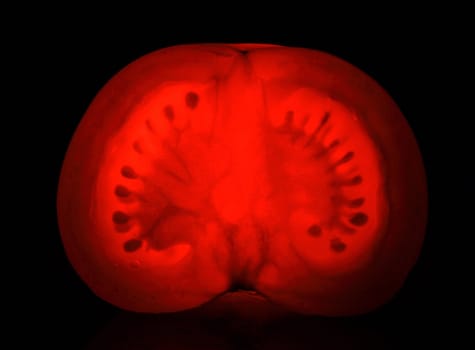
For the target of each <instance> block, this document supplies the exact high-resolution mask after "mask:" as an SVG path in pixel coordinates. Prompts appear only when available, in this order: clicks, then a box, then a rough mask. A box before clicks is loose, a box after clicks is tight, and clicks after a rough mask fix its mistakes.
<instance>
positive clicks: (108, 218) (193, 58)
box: [58, 44, 427, 315]
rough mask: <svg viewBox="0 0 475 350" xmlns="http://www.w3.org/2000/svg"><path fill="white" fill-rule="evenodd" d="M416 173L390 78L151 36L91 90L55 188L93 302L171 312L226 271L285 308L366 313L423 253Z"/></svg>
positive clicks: (218, 285)
mask: <svg viewBox="0 0 475 350" xmlns="http://www.w3.org/2000/svg"><path fill="white" fill-rule="evenodd" d="M426 211H427V202H426V183H425V174H424V169H423V165H422V160H421V156H420V154H419V150H418V147H417V144H416V141H415V139H414V137H413V135H412V133H411V130H410V128H409V126H408V125H407V123H406V121H405V119H404V117H403V115H402V114H401V112H400V111H399V109H398V107H397V106H396V104H395V103H394V102H393V100H392V99H391V98H390V97H389V96H388V95H387V94H386V93H385V92H384V91H383V89H382V88H381V87H380V86H379V85H378V84H377V83H375V82H374V81H373V80H372V79H370V78H369V77H368V76H367V75H365V74H364V73H362V72H361V71H360V70H358V69H356V68H355V67H353V66H351V65H350V64H348V63H345V62H344V61H342V60H340V59H338V58H336V57H333V56H331V55H328V54H325V53H322V52H317V51H312V50H307V49H300V48H288V47H281V46H273V45H256V44H252V45H251V44H250V45H247V44H245V45H211V44H210V45H187V46H177V47H171V48H167V49H163V50H159V51H156V52H153V53H151V54H149V55H146V56H145V57H142V58H140V59H139V60H137V61H135V62H133V63H132V64H130V65H129V66H127V67H126V68H125V69H123V70H122V71H120V72H119V73H118V74H117V75H116V76H115V77H114V78H113V79H112V80H111V81H110V82H108V83H107V84H106V86H105V87H104V88H103V89H102V90H101V91H100V93H99V94H98V95H97V97H96V98H95V99H94V101H93V102H92V104H91V106H90V107H89V109H88V111H87V113H86V115H85V116H84V118H83V120H82V121H81V123H80V125H79V127H78V129H77V131H76V133H75V135H74V137H73V139H72V141H71V144H70V147H69V149H68V152H67V155H66V158H65V160H64V165H63V169H62V173H61V178H60V183H59V192H58V218H59V224H60V228H61V232H62V239H63V242H64V247H65V249H66V252H67V255H68V257H69V259H70V261H71V263H72V264H73V266H74V268H75V269H76V270H77V272H78V273H79V275H80V276H81V278H82V279H83V280H84V281H85V282H86V283H87V285H88V286H89V287H90V288H91V289H92V290H93V291H94V292H95V293H96V294H97V295H98V296H99V297H101V298H103V299H104V300H106V301H108V302H110V303H112V304H114V305H117V306H118V307H121V308H124V309H128V310H135V311H145V312H166V311H177V310H183V309H187V308H191V307H194V306H198V305H200V304H203V303H205V302H206V301H208V300H210V299H212V298H213V297H215V296H217V295H219V294H222V293H223V292H226V291H227V290H229V288H231V287H232V286H245V287H247V288H251V289H255V290H256V291H258V292H259V293H261V294H262V295H264V296H265V297H266V298H268V299H269V300H271V301H273V302H276V303H278V304H281V305H283V306H285V307H287V308H289V309H291V310H294V311H298V312H304V313H316V314H323V315H349V314H355V313H361V312H366V311H369V310H371V309H373V308H375V307H377V306H379V305H381V304H383V303H385V302H386V301H388V300H389V299H390V298H391V297H392V296H393V295H394V293H395V292H396V291H397V290H398V289H399V288H400V287H401V286H402V284H403V283H404V280H405V278H406V276H407V274H408V273H409V271H410V269H411V268H412V266H413V265H414V263H415V261H416V259H417V256H418V254H419V251H420V248H421V244H422V241H423V237H424V231H425V223H426Z"/></svg>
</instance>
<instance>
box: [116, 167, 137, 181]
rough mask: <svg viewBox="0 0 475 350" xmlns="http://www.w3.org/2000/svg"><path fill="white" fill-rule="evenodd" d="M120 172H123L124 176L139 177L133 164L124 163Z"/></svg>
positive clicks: (128, 177) (129, 177)
mask: <svg viewBox="0 0 475 350" xmlns="http://www.w3.org/2000/svg"><path fill="white" fill-rule="evenodd" d="M120 173H121V174H122V176H123V177H125V178H127V179H136V178H137V177H138V175H137V173H136V172H135V170H134V169H133V168H132V167H131V166H128V165H124V166H123V167H122V169H121V170H120Z"/></svg>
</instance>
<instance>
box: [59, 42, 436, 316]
mask: <svg viewBox="0 0 475 350" xmlns="http://www.w3.org/2000/svg"><path fill="white" fill-rule="evenodd" d="M236 49H238V50H236ZM239 50H241V51H246V53H245V58H243V57H244V55H243V54H242V53H240V51H239ZM239 60H243V61H244V60H245V61H246V62H249V65H248V67H252V72H253V73H252V74H253V75H256V76H258V77H259V79H260V81H261V82H262V84H263V85H265V86H266V91H267V92H266V93H267V95H266V101H267V103H270V104H272V103H274V102H275V103H277V102H278V101H279V99H280V98H281V97H282V96H285V95H286V92H285V91H286V89H288V88H289V87H291V88H293V87H310V88H312V89H316V90H319V91H324V92H325V93H326V94H328V95H329V96H335V97H336V98H337V99H338V100H339V101H342V103H344V104H346V105H349V106H351V107H352V108H353V109H354V110H356V111H358V115H359V116H361V122H362V123H363V125H364V127H365V129H366V131H367V133H368V135H370V136H371V138H372V140H373V141H374V143H375V145H376V146H377V148H378V152H379V154H381V156H382V163H383V165H382V169H383V172H384V177H385V193H386V196H387V201H388V207H389V214H388V217H387V222H386V225H385V228H386V229H385V232H384V234H383V235H382V236H381V237H382V238H381V239H379V241H378V243H377V244H376V245H375V247H374V248H373V249H372V250H371V251H368V255H369V256H370V259H369V262H368V263H365V264H364V265H362V266H361V267H360V268H358V269H356V270H352V271H351V272H343V273H341V274H337V275H332V274H326V273H325V272H324V271H323V272H322V271H319V270H318V269H316V268H315V267H312V266H309V265H307V264H305V263H303V262H302V259H301V257H298V256H296V255H295V254H293V253H292V252H291V251H290V250H286V248H283V247H280V246H279V244H280V243H279V244H278V243H277V242H276V243H275V246H276V248H270V249H269V251H268V252H267V253H266V254H265V255H266V258H265V259H264V258H263V257H262V256H259V254H261V253H262V252H260V251H259V249H257V247H256V249H251V250H250V251H249V253H248V254H249V256H246V258H242V256H243V255H245V254H244V253H243V252H242V251H243V250H244V248H243V247H244V246H245V245H244V244H242V241H241V243H240V244H236V245H235V247H236V248H235V250H241V251H233V250H232V248H230V247H229V246H228V245H227V243H226V239H224V236H225V234H224V232H222V231H220V228H216V227H213V228H212V233H210V235H211V236H212V237H213V239H214V241H213V242H215V244H214V249H215V251H210V249H209V247H208V245H207V244H206V242H202V243H201V245H200V243H197V246H196V247H195V248H196V250H195V251H196V254H193V255H192V256H190V257H186V258H185V259H184V261H183V263H180V264H177V265H174V266H170V265H168V266H167V267H166V268H157V267H156V266H155V265H154V264H153V263H150V265H147V263H146V260H141V261H140V263H137V264H138V265H139V267H137V266H138V265H137V264H136V260H134V259H129V260H120V259H119V258H117V257H116V256H115V255H114V253H109V252H108V251H109V250H110V244H109V243H108V241H107V240H105V239H104V240H102V239H98V235H97V234H95V233H96V232H97V230H98V221H100V220H101V219H100V218H97V217H94V210H95V208H96V207H97V205H99V204H98V203H96V202H95V198H96V197H95V193H96V192H95V191H97V183H98V182H97V181H98V176H99V175H98V174H100V173H101V172H102V171H103V167H104V164H105V163H106V159H107V157H108V154H107V144H108V142H109V140H110V139H111V137H113V136H114V135H116V134H117V133H119V131H120V130H121V129H122V128H123V126H124V125H125V124H126V123H127V120H128V118H129V115H130V113H131V111H132V110H133V109H134V108H135V106H136V105H137V103H138V101H140V100H141V99H142V98H143V96H145V95H147V94H149V93H150V92H151V91H152V90H154V89H156V88H157V87H159V86H161V85H166V84H168V83H170V82H185V83H186V84H188V83H193V84H203V85H207V84H210V82H212V81H227V82H228V83H227V84H228V85H227V86H228V89H231V90H232V89H233V88H229V86H231V87H232V86H234V85H236V86H237V85H238V84H243V85H244V86H245V85H246V84H247V80H240V79H237V80H232V79H230V78H229V76H230V74H231V72H236V68H235V67H236V62H237V61H239ZM269 91H270V92H271V93H269ZM282 98H283V97H282ZM57 208H58V220H59V226H60V229H61V237H62V240H63V244H64V247H65V250H66V253H67V255H68V258H69V259H70V261H71V263H72V265H73V267H74V268H75V269H76V271H77V272H78V274H79V276H80V277H81V278H82V279H83V280H84V281H85V282H86V284H87V285H88V286H89V287H90V288H91V289H92V290H93V291H94V292H95V293H96V294H97V295H98V296H99V297H101V298H103V299H104V300H107V301H108V302H110V303H112V304H114V305H117V306H119V307H121V308H124V309H128V310H133V311H142V312H167V311H178V310H183V309H188V308H191V307H194V306H198V305H200V304H203V303H205V302H207V301H209V300H210V299H212V298H213V297H215V296H216V295H219V294H221V293H223V292H225V291H226V290H227V289H228V288H229V287H230V286H231V285H232V284H233V283H235V281H233V277H235V276H237V275H239V278H240V279H243V278H244V279H245V278H246V277H245V276H244V277H243V276H242V273H241V272H237V273H236V274H234V272H233V271H236V270H237V268H236V266H235V265H233V264H239V266H245V265H246V262H247V261H253V264H252V265H250V266H252V267H253V268H254V269H255V270H254V271H252V273H249V275H252V278H251V279H250V280H249V281H250V282H249V283H250V284H252V287H254V288H255V289H256V290H257V291H259V292H260V293H262V294H263V295H265V296H266V297H267V298H268V299H269V300H271V301H273V302H276V303H279V304H282V305H284V306H285V307H287V308H289V309H291V310H295V311H298V312H302V313H312V314H313V313H315V314H322V315H330V316H339V315H352V314H358V313H364V312H367V311H369V310H372V309H374V308H375V307H377V306H380V305H382V304H384V303H385V302H387V301H388V300H389V299H390V298H391V297H392V296H393V295H394V294H395V293H396V291H397V290H399V289H400V288H401V286H402V285H403V283H404V281H405V279H406V278H407V275H408V273H409V272H410V270H411V269H412V267H413V266H414V264H415V262H416V261H417V258H418V255H419V252H420V250H421V247H422V243H423V239H424V232H425V224H426V219H427V190H426V182H425V173H424V168H423V162H422V158H421V155H420V153H419V150H418V146H417V143H416V140H415V138H414V136H413V135H412V132H411V130H410V127H409V125H408V124H407V122H406V120H405V119H404V116H403V115H402V113H401V112H400V110H399V108H398V107H397V105H396V104H395V102H394V101H393V100H392V99H391V97H390V96H389V95H388V94H387V93H386V92H385V91H384V90H383V89H382V88H381V87H380V86H379V85H378V84H377V83H376V82H375V81H373V80H372V79H371V78H369V77H368V76H367V75H366V74H364V73H363V72H361V71H359V70H358V69H356V68H355V67H353V66H351V65H350V64H348V63H346V62H344V61H342V60H340V59H338V58H336V57H333V56H331V55H328V54H325V53H321V52H317V51H313V50H307V49H298V48H287V47H280V46H274V45H271V46H267V45H263V46H262V47H261V46H260V45H257V46H256V45H254V44H239V45H215V44H206V45H205V44H203V45H185V46H176V47H171V48H167V49H163V50H159V51H156V52H153V53H151V54H148V55H146V56H144V57H142V58H140V59H138V60H137V61H135V62H133V63H131V64H130V65H128V66H127V67H125V68H124V69H123V70H122V71H120V72H119V73H118V74H117V75H116V76H114V77H113V78H112V79H111V80H110V81H109V82H108V83H107V84H106V85H105V86H104V88H103V89H102V90H101V91H100V92H99V94H98V95H97V96H96V98H95V99H94V100H93V102H92V103H91V105H90V107H89V108H88V110H87V112H86V114H85V116H84V118H83V119H82V121H81V123H80V125H79V126H78V128H77V130H76V132H75V134H74V137H73V139H72V140H71V144H70V145H69V149H68V152H67V154H66V157H65V160H64V163H63V168H62V172H61V177H60V182H59V187H58V200H57ZM252 235H254V231H252V230H249V231H246V235H245V236H246V237H247V238H246V242H249V237H250V236H252ZM99 236H100V237H103V236H101V235H99ZM216 242H217V243H216ZM235 256H239V259H234V257H235ZM244 260H245V261H246V262H243V263H242V264H241V263H240V262H239V261H244ZM237 261H238V262H239V263H238V262H237ZM172 291H173V292H172Z"/></svg>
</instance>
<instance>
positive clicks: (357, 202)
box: [348, 197, 365, 208]
mask: <svg viewBox="0 0 475 350" xmlns="http://www.w3.org/2000/svg"><path fill="white" fill-rule="evenodd" d="M364 201H365V199H364V198H363V197H359V198H355V199H352V200H350V201H349V202H348V206H349V207H350V208H359V207H361V206H362V205H363V204H364Z"/></svg>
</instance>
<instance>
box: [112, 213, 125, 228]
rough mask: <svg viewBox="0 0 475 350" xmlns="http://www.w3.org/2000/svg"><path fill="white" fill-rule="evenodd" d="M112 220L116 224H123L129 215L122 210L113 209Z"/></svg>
mask: <svg viewBox="0 0 475 350" xmlns="http://www.w3.org/2000/svg"><path fill="white" fill-rule="evenodd" d="M112 221H114V223H115V224H117V225H123V224H126V223H127V222H128V221H129V216H128V215H127V214H125V213H124V212H121V211H115V212H114V214H112Z"/></svg>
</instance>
